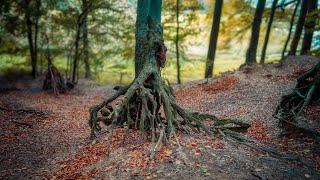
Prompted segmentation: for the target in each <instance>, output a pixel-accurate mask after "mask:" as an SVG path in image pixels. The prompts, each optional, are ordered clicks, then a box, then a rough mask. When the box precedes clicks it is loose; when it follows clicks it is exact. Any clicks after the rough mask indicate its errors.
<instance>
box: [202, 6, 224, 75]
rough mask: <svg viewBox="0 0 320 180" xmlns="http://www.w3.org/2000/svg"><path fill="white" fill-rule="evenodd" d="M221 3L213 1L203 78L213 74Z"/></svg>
mask: <svg viewBox="0 0 320 180" xmlns="http://www.w3.org/2000/svg"><path fill="white" fill-rule="evenodd" d="M222 5H223V0H217V1H216V2H215V7H214V15H213V20H212V27H211V33H210V42H209V49H208V55H207V62H206V71H205V78H210V77H212V74H213V65H214V59H215V54H216V48H217V41H218V35H219V27H220V19H221V11H222Z"/></svg>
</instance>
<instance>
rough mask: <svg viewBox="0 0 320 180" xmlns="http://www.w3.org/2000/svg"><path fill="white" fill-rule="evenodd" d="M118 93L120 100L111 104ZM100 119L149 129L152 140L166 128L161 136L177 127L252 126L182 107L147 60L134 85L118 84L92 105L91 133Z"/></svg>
mask: <svg viewBox="0 0 320 180" xmlns="http://www.w3.org/2000/svg"><path fill="white" fill-rule="evenodd" d="M119 97H121V103H120V104H118V105H115V106H114V105H112V102H113V101H115V100H116V99H117V98H119ZM98 113H100V114H98ZM178 116H180V117H181V118H178ZM205 120H212V121H213V122H214V126H212V127H209V126H207V125H206V124H204V121H205ZM100 121H102V122H104V123H105V124H106V125H110V124H114V125H125V124H126V125H128V126H129V127H130V128H134V129H140V130H141V131H150V132H151V134H152V140H153V141H154V140H155V137H156V136H157V135H159V134H160V135H161V133H160V132H162V130H161V129H163V128H164V129H165V131H163V135H162V136H165V137H168V138H170V137H171V135H172V134H173V133H174V132H175V131H176V130H182V131H185V132H188V131H189V130H195V131H200V130H204V131H205V132H207V133H208V134H211V133H214V132H217V130H218V129H220V130H226V129H232V130H236V131H241V130H245V129H247V128H248V127H249V124H247V123H244V122H242V121H240V120H233V119H219V118H217V117H216V116H214V115H210V114H199V113H195V112H190V111H187V110H185V109H183V108H182V107H180V106H179V105H178V104H177V102H176V100H175V97H174V95H173V92H172V89H171V87H170V86H168V85H167V84H165V82H164V81H163V79H162V78H161V77H160V75H159V74H158V72H157V70H156V69H153V66H150V64H149V65H148V64H146V67H144V68H143V70H142V72H141V73H140V75H139V76H138V77H137V78H136V79H135V80H134V81H133V83H132V84H131V85H129V86H126V87H121V88H119V89H118V90H117V92H116V93H115V94H114V95H112V96H111V97H110V98H108V99H107V100H105V101H103V102H102V103H101V104H98V105H96V106H94V107H92V108H91V109H90V121H89V124H90V127H91V129H92V133H91V135H92V137H98V136H99V132H100V130H101V126H100V124H99V122H100ZM161 138H162V137H161ZM161 138H158V139H161Z"/></svg>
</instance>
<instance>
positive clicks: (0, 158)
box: [0, 56, 320, 179]
mask: <svg viewBox="0 0 320 180" xmlns="http://www.w3.org/2000/svg"><path fill="white" fill-rule="evenodd" d="M319 60H320V59H319V58H315V57H309V56H299V57H288V58H287V59H286V60H285V61H284V64H283V66H281V67H280V66H279V65H277V64H268V65H266V66H254V67H245V68H243V69H242V70H239V71H235V72H230V73H226V74H224V75H222V76H221V77H219V78H217V79H209V80H204V81H201V82H199V81H197V82H191V83H188V84H185V85H180V86H174V90H175V94H176V97H177V99H178V101H179V103H181V104H182V105H183V106H184V107H186V108H189V109H192V110H195V111H200V112H210V113H212V114H215V115H217V116H218V117H228V118H239V119H243V120H245V121H247V122H249V123H250V124H251V127H250V129H249V130H248V132H247V133H245V134H244V136H246V137H248V138H250V139H253V140H255V141H256V142H259V143H260V144H263V145H264V146H265V147H268V148H270V149H273V150H277V151H278V152H280V153H281V154H282V155H283V157H299V161H292V159H291V160H290V158H287V159H285V158H281V157H277V156H274V155H272V154H270V153H266V152H263V151H260V150H257V149H254V148H250V147H248V146H245V145H243V144H241V143H238V142H235V141H230V140H228V139H226V138H223V137H218V136H215V137H209V136H207V135H206V134H204V133H190V134H182V133H178V134H177V138H175V139H174V140H172V141H171V142H170V144H165V145H163V146H161V148H160V149H159V151H158V153H157V155H156V157H155V158H154V159H153V160H149V156H150V151H151V149H152V148H153V146H154V144H152V143H150V142H149V140H150V139H148V137H147V135H146V134H145V133H142V132H139V131H133V130H130V129H127V128H126V127H121V128H118V129H115V130H111V129H109V128H108V127H104V129H103V132H102V138H101V139H100V140H99V141H91V140H90V139H89V134H90V129H89V126H88V124H87V120H88V109H89V107H90V106H92V105H95V104H96V103H98V102H101V101H102V99H104V98H105V97H107V96H108V95H110V94H111V93H112V87H99V86H96V85H93V84H91V83H90V82H86V81H82V82H81V84H80V85H78V86H77V88H76V89H74V90H72V91H71V92H69V93H67V94H61V95H60V96H59V97H55V96H53V95H52V94H51V93H50V92H42V91H41V90H40V88H39V87H41V86H40V85H39V84H41V83H40V82H41V79H38V80H37V81H33V80H30V79H23V80H20V81H18V82H12V83H11V85H7V86H6V87H5V88H2V90H1V91H0V179H26V178H34V179H43V178H49V179H79V178H83V179H90V178H97V179H143V178H145V179H166V178H169V177H170V178H173V179H186V178H192V179H234V178H236V179H304V178H310V179H317V178H319V177H320V175H319V170H320V155H319V154H320V153H319V152H320V146H319V142H318V141H316V140H314V139H312V138H310V137H305V136H300V134H298V135H295V136H286V137H282V136H281V129H279V128H278V127H277V120H276V119H274V118H273V117H272V114H273V112H274V110H275V107H276V106H277V103H278V102H279V101H280V99H281V96H282V95H284V94H286V93H288V92H290V91H291V90H292V88H293V87H294V85H295V78H296V77H297V76H298V75H299V74H301V73H302V72H304V71H306V70H307V69H308V68H310V67H311V66H312V65H314V64H315V63H316V62H317V61H319ZM0 89H1V88H0ZM318 104H319V102H316V103H314V104H312V105H311V107H310V109H311V110H312V111H310V112H312V113H311V114H308V117H313V118H315V119H314V120H317V121H319V117H320V109H319V105H318ZM317 118H318V119H317Z"/></svg>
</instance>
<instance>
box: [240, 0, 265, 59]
mask: <svg viewBox="0 0 320 180" xmlns="http://www.w3.org/2000/svg"><path fill="white" fill-rule="evenodd" d="M265 5H266V0H259V1H258V3H257V8H256V12H255V15H254V19H253V22H252V29H251V38H250V43H249V48H248V50H247V53H246V62H245V64H255V63H257V60H256V56H257V49H258V42H259V34H260V25H261V20H262V15H263V11H264V8H265Z"/></svg>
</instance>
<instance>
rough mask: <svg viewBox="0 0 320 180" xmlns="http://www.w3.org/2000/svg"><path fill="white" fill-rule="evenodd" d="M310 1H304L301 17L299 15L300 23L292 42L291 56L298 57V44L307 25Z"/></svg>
mask: <svg viewBox="0 0 320 180" xmlns="http://www.w3.org/2000/svg"><path fill="white" fill-rule="evenodd" d="M308 1H309V0H308ZM308 1H307V0H303V1H302V4H301V9H300V15H299V19H298V22H297V25H296V30H295V33H294V36H293V39H292V41H291V47H290V51H289V55H296V53H297V48H298V44H299V41H300V37H301V34H302V30H303V26H304V23H305V19H306V14H307V11H308Z"/></svg>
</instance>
